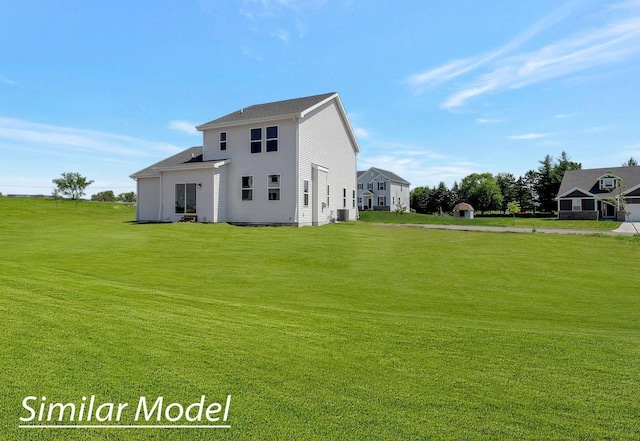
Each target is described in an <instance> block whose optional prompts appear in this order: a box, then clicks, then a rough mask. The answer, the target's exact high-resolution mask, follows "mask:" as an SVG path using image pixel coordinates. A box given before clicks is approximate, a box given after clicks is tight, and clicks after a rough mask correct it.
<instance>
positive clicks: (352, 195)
mask: <svg viewBox="0 0 640 441" xmlns="http://www.w3.org/2000/svg"><path fill="white" fill-rule="evenodd" d="M351 198H352V199H353V200H352V201H351V202H352V204H351V205H352V206H353V208H356V191H355V190H353V191H352V193H351Z"/></svg>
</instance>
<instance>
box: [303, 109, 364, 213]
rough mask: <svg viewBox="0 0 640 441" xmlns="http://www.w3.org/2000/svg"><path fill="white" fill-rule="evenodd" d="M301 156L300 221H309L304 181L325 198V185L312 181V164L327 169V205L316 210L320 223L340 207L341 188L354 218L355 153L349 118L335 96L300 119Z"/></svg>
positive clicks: (319, 199) (311, 198) (310, 205)
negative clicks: (346, 117) (336, 101)
mask: <svg viewBox="0 0 640 441" xmlns="http://www.w3.org/2000/svg"><path fill="white" fill-rule="evenodd" d="M299 137H300V159H299V164H300V165H299V176H298V182H297V185H298V188H299V191H298V194H299V200H298V203H299V205H300V211H299V218H298V223H299V225H311V224H312V212H313V206H312V204H311V201H312V200H314V197H313V195H311V194H310V195H309V201H310V204H309V206H308V207H304V206H303V197H304V196H303V181H304V180H305V179H306V180H308V181H309V183H310V188H309V190H310V192H313V188H314V187H317V188H318V190H317V191H318V192H319V194H318V195H317V200H318V201H322V200H326V191H327V189H326V186H324V188H322V187H323V186H322V185H313V182H312V167H313V164H315V165H319V166H321V167H325V168H327V169H328V173H326V178H327V185H329V187H330V192H331V193H330V195H329V207H327V212H326V213H322V212H320V213H319V218H318V223H319V224H320V225H322V224H325V223H327V222H329V220H330V219H331V218H336V217H337V210H338V209H342V208H343V189H345V188H346V191H347V198H346V199H347V201H346V202H347V204H346V205H347V207H346V208H347V209H348V210H349V219H351V220H353V219H355V218H356V213H357V211H356V209H355V208H353V203H352V201H353V191H354V190H355V189H356V153H355V151H354V147H353V145H352V143H351V140H350V138H349V136H348V121H344V120H343V118H342V116H341V114H340V111H339V110H338V108H337V106H336V103H335V101H334V100H332V101H330V102H328V103H326V104H325V105H323V106H321V107H320V108H318V109H316V110H314V111H313V112H311V113H310V114H308V115H306V116H305V117H304V118H303V119H302V121H301V122H300V129H299ZM318 184H320V183H318Z"/></svg>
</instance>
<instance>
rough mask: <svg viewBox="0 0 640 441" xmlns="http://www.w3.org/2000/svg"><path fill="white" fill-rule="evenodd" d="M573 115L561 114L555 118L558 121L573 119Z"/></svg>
mask: <svg viewBox="0 0 640 441" xmlns="http://www.w3.org/2000/svg"><path fill="white" fill-rule="evenodd" d="M572 116H573V115H571V114H559V115H555V116H554V118H558V119H564V118H571V117H572Z"/></svg>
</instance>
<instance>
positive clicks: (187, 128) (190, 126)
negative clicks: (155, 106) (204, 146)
mask: <svg viewBox="0 0 640 441" xmlns="http://www.w3.org/2000/svg"><path fill="white" fill-rule="evenodd" d="M195 126H196V124H194V123H192V122H189V121H182V120H173V121H169V125H168V126H167V127H168V128H170V129H171V130H176V131H178V132H182V133H186V134H187V135H196V136H198V135H200V132H198V131H197V130H196V127H195Z"/></svg>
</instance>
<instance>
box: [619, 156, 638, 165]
mask: <svg viewBox="0 0 640 441" xmlns="http://www.w3.org/2000/svg"><path fill="white" fill-rule="evenodd" d="M637 165H638V161H636V160H635V159H634V158H633V156H632V157H631V158H629V160H628V161H627V162H625V163H623V164H622V166H623V167H635V166H637Z"/></svg>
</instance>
